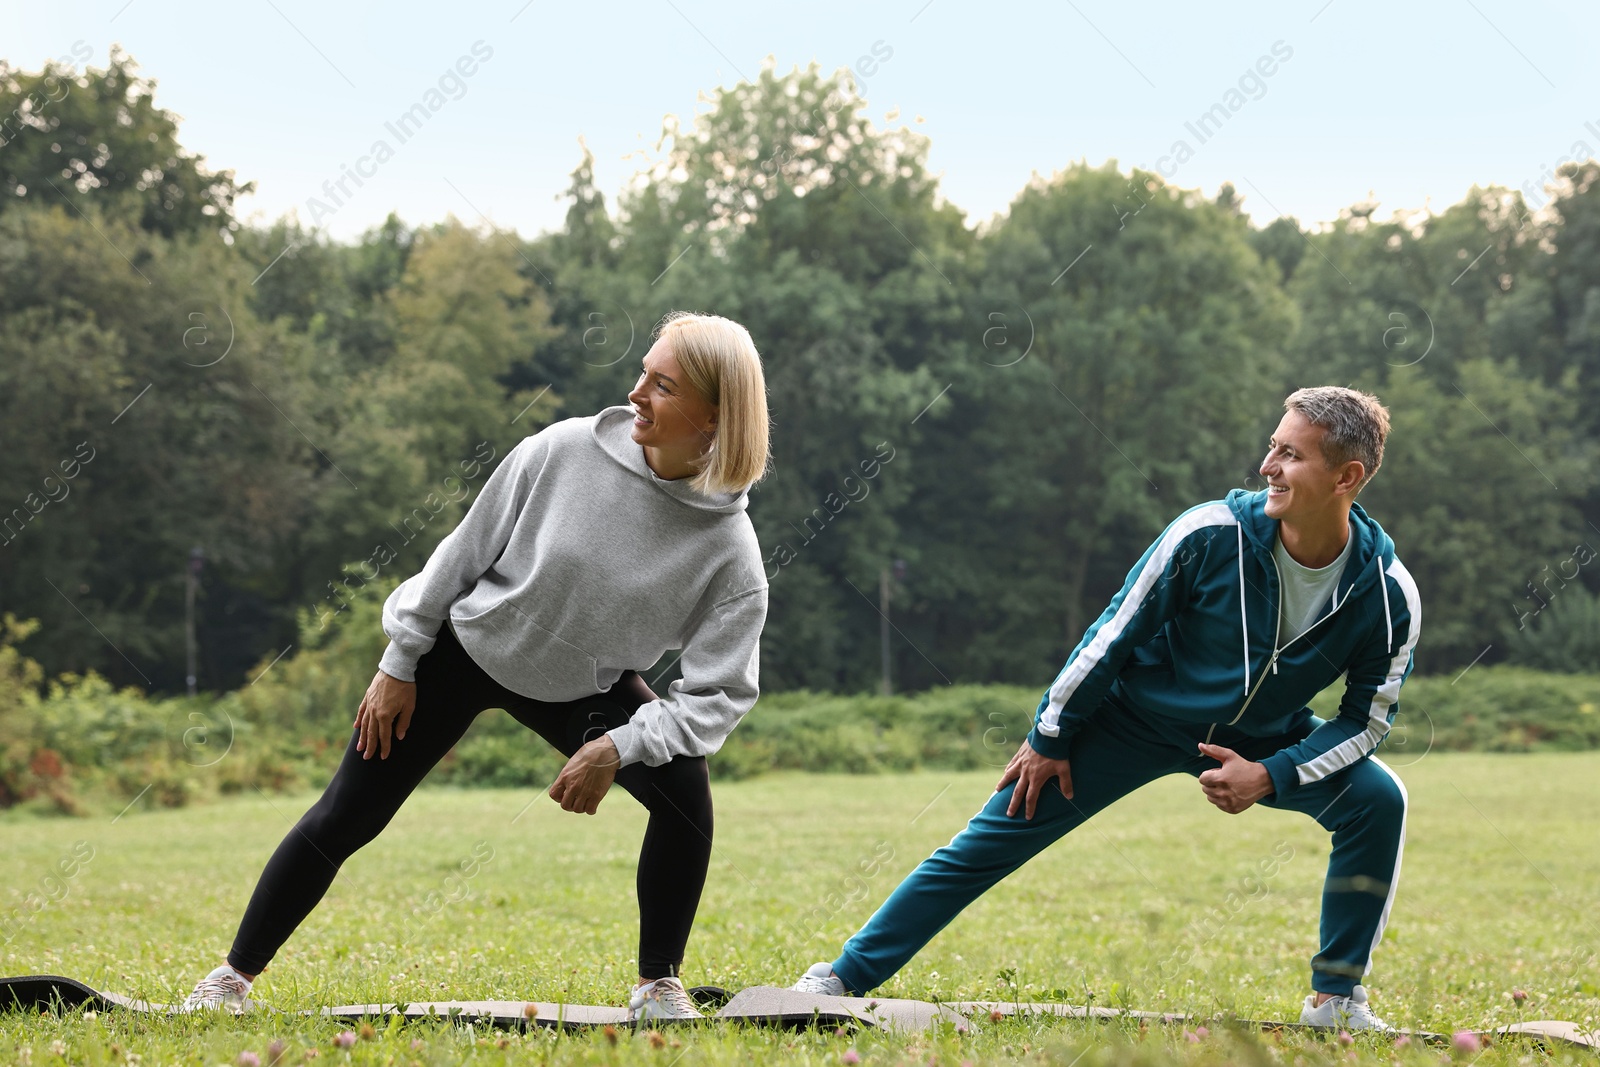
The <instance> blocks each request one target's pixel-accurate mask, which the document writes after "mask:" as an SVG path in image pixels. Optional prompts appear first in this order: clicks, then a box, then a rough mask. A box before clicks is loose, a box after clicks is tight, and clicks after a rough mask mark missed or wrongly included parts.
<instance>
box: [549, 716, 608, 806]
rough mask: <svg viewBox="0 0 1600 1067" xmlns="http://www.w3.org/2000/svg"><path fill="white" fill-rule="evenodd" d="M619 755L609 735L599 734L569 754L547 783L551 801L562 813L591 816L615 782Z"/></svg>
mask: <svg viewBox="0 0 1600 1067" xmlns="http://www.w3.org/2000/svg"><path fill="white" fill-rule="evenodd" d="M621 763H622V754H621V753H619V752H618V751H617V744H616V742H615V741H613V740H611V735H609V734H601V735H600V736H599V737H597V738H595V739H594V740H593V741H590V742H589V743H588V744H586V745H584V746H583V747H582V748H580V749H578V751H576V752H574V753H573V754H572V758H571V759H569V760H567V765H566V766H565V767H563V768H561V773H560V774H558V775H556V780H555V781H554V782H551V783H550V799H551V800H553V801H555V802H556V803H557V804H560V805H561V810H563V811H581V812H583V813H584V814H585V815H593V814H594V813H595V812H596V811H597V810H599V808H600V801H601V800H602V799H604V798H605V795H606V792H607V790H609V789H610V788H611V783H612V782H613V781H615V780H616V777H617V768H618V767H619V766H620V765H621Z"/></svg>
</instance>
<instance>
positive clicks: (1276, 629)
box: [1207, 557, 1354, 737]
mask: <svg viewBox="0 0 1600 1067" xmlns="http://www.w3.org/2000/svg"><path fill="white" fill-rule="evenodd" d="M1272 571H1273V573H1274V574H1276V575H1277V576H1278V600H1279V604H1277V605H1275V606H1276V607H1277V609H1278V610H1277V620H1276V622H1275V623H1274V625H1273V628H1272V658H1271V659H1269V660H1268V661H1267V665H1266V666H1265V667H1263V668H1261V678H1260V680H1259V681H1257V682H1256V684H1255V688H1254V689H1252V690H1250V693H1249V695H1248V696H1246V697H1245V701H1244V705H1243V706H1242V707H1241V708H1240V709H1239V714H1237V715H1235V716H1234V717H1233V718H1232V719H1230V720H1229V721H1228V725H1229V726H1232V725H1234V724H1235V723H1237V722H1238V721H1239V720H1240V719H1242V718H1244V713H1245V711H1246V709H1248V708H1249V707H1250V702H1251V701H1252V700H1254V699H1255V698H1256V693H1258V692H1260V690H1261V685H1262V683H1263V682H1265V681H1266V680H1267V675H1268V674H1269V673H1271V674H1277V673H1278V657H1279V656H1281V655H1283V652H1284V649H1286V648H1288V647H1289V646H1290V645H1292V644H1294V643H1295V642H1296V641H1298V640H1300V638H1302V637H1304V636H1305V635H1306V634H1308V633H1310V632H1311V631H1312V630H1315V629H1316V628H1317V627H1318V626H1321V625H1322V624H1323V623H1324V622H1326V621H1328V618H1329V617H1330V616H1332V615H1333V613H1334V612H1336V611H1338V610H1339V609H1340V608H1342V607H1344V606H1345V604H1347V603H1348V602H1349V600H1350V596H1349V594H1346V595H1345V598H1344V599H1343V600H1341V601H1339V602H1338V603H1337V604H1335V605H1334V606H1333V608H1332V609H1331V610H1330V611H1329V612H1328V614H1327V615H1324V616H1323V617H1322V618H1320V619H1318V620H1317V621H1316V622H1314V623H1312V624H1311V625H1310V626H1307V627H1306V628H1305V629H1304V630H1301V631H1300V632H1299V633H1298V634H1296V635H1295V636H1293V637H1291V638H1289V640H1288V641H1286V642H1284V644H1283V645H1282V646H1280V645H1279V644H1278V636H1279V634H1281V633H1282V632H1283V606H1282V600H1283V571H1282V570H1281V569H1280V568H1279V567H1278V560H1277V558H1276V557H1274V558H1273V560H1272ZM1351 584H1352V586H1353V585H1354V583H1353V582H1352V583H1351ZM1333 591H1334V595H1335V596H1337V595H1338V593H1339V587H1338V586H1334V590H1333ZM1213 729H1215V727H1213ZM1207 736H1208V737H1209V736H1210V735H1207Z"/></svg>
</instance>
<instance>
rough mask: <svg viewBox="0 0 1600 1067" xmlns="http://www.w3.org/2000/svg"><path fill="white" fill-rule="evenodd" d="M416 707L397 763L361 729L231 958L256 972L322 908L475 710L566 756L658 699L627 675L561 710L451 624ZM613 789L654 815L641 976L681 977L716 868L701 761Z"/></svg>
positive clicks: (644, 858) (426, 666)
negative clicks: (371, 750)
mask: <svg viewBox="0 0 1600 1067" xmlns="http://www.w3.org/2000/svg"><path fill="white" fill-rule="evenodd" d="M416 679H417V707H416V711H415V712H414V713H413V715H412V717H411V724H410V726H409V727H408V729H407V730H406V736H405V739H404V740H403V741H401V740H397V741H393V742H392V743H391V746H390V749H389V758H388V759H380V758H379V757H378V756H376V755H374V756H373V757H372V759H370V760H368V759H362V753H360V752H358V751H356V737H357V736H358V735H357V734H356V732H354V731H352V734H351V738H350V744H349V747H348V748H346V749H345V753H344V759H343V761H342V762H341V763H340V764H339V770H338V771H337V772H336V773H335V774H334V776H333V781H331V782H329V783H328V788H327V789H326V790H325V791H324V792H323V794H322V797H321V799H319V800H318V801H317V802H316V803H315V804H314V805H312V807H311V810H310V811H308V812H306V813H305V815H304V816H303V817H302V818H301V819H300V822H299V823H298V824H296V826H295V828H294V829H293V830H291V831H290V832H289V835H288V836H287V837H285V838H284V839H283V843H282V844H280V845H279V846H278V849H277V851H276V852H274V853H273V854H272V858H271V859H270V860H268V861H267V866H266V870H264V871H263V872H262V873H261V880H260V881H259V882H257V883H256V889H255V892H254V893H253V894H252V895H251V897H250V904H249V906H248V907H247V908H246V909H245V913H244V918H243V919H242V920H240V922H239V932H238V934H237V935H236V936H235V937H234V940H233V951H231V952H229V953H228V962H229V963H230V964H232V965H233V966H234V967H235V968H237V969H238V970H240V971H242V972H244V973H245V974H259V973H260V972H261V971H262V970H264V969H265V968H266V966H267V963H268V961H270V960H271V959H272V957H273V956H274V955H275V954H276V953H277V951H278V949H279V947H280V946H282V944H283V943H284V942H285V941H287V940H288V939H289V935H290V934H292V933H293V932H294V930H295V928H296V927H297V926H299V925H300V923H301V922H302V921H303V920H304V919H305V917H306V916H307V915H309V914H310V913H311V909H312V908H314V907H316V905H317V902H318V901H320V900H321V899H322V896H323V894H324V893H326V892H327V891H328V886H330V885H332V884H333V879H334V876H335V875H336V874H337V873H338V871H339V866H340V864H342V863H343V862H344V861H345V860H346V859H347V858H348V857H349V856H350V855H351V854H352V853H354V852H355V851H356V850H357V849H358V848H360V847H361V846H362V845H365V844H366V843H367V842H368V841H371V840H372V839H373V838H375V837H377V836H378V834H379V832H380V831H382V830H383V828H384V827H385V826H387V825H388V824H389V820H390V819H392V818H393V817H394V814H395V812H397V811H399V810H400V805H401V804H402V803H404V801H405V799H406V797H408V796H410V795H411V791H412V790H413V789H415V788H416V787H417V784H418V783H419V782H421V781H422V779H423V777H424V776H425V775H427V773H428V771H429V770H431V769H432V768H433V765H434V764H436V763H438V762H439V760H441V759H443V758H444V755H445V753H447V752H449V751H450V749H451V748H452V747H453V746H454V745H455V743H456V742H457V741H459V740H460V739H461V736H462V735H463V734H465V733H466V732H467V727H468V726H470V725H471V724H472V720H473V719H474V718H476V717H477V715H478V713H479V712H481V711H484V710H485V709H488V708H504V709H505V710H506V711H508V712H510V713H511V715H512V717H514V718H515V719H516V720H517V721H518V722H520V723H522V724H523V725H524V726H526V727H528V728H529V729H530V730H533V731H535V732H536V733H538V734H539V736H540V737H543V738H544V739H545V740H546V741H548V742H549V743H550V744H551V745H553V746H555V747H556V748H557V749H559V750H560V751H561V753H562V754H563V755H566V756H569V757H570V756H571V755H572V754H573V753H574V752H576V751H578V749H579V748H580V747H581V746H582V745H583V744H584V743H585V742H586V741H590V740H593V739H594V738H596V737H599V736H601V735H602V734H603V733H605V732H606V731H607V730H609V729H612V728H613V727H616V726H620V725H622V724H623V723H625V722H627V721H628V719H629V718H630V717H631V716H632V715H633V713H634V712H635V711H636V710H638V708H639V705H641V704H644V703H647V702H648V701H651V700H654V699H655V694H654V693H652V692H651V691H650V687H649V686H648V685H646V684H645V682H644V680H643V679H642V678H640V677H639V675H638V674H637V673H635V672H633V671H628V672H626V673H624V674H623V676H622V677H621V678H620V679H619V680H618V681H617V683H616V684H615V685H613V686H612V687H611V689H610V690H609V691H608V692H605V693H599V694H596V695H595V696H591V697H585V698H583V699H582V700H573V701H569V702H567V703H561V704H553V703H546V702H543V701H538V700H533V699H531V698H529V697H525V696H521V695H519V694H517V693H513V692H511V691H510V690H509V689H506V688H505V687H504V686H502V685H501V684H500V683H499V682H496V681H495V680H494V679H493V678H491V677H489V675H488V674H486V673H484V671H483V668H481V667H479V666H478V665H477V664H476V663H474V662H473V661H472V659H471V657H469V656H468V655H467V653H466V650H465V649H463V648H462V647H461V643H460V642H459V641H457V640H456V637H455V634H454V633H453V632H452V631H451V629H450V626H449V625H448V624H446V625H445V626H443V627H441V628H440V630H439V639H438V641H437V642H436V643H435V644H434V646H433V648H432V649H430V650H429V651H428V652H427V654H425V655H424V656H423V657H422V658H421V659H420V660H419V661H418V662H417V674H416ZM616 784H617V785H620V786H621V787H622V788H624V789H626V790H627V791H628V792H629V793H631V794H633V797H634V799H636V800H638V801H639V803H641V804H643V805H644V806H645V808H646V809H647V810H648V811H649V812H650V823H649V826H648V828H647V829H646V830H645V834H644V846H643V848H641V849H640V851H639V873H638V880H637V884H636V891H637V893H638V897H639V976H640V977H641V978H663V977H666V976H668V975H676V974H677V973H678V967H679V965H680V964H681V963H682V962H683V950H684V946H685V945H686V944H687V943H688V941H689V929H690V927H692V926H693V925H694V913H695V909H696V908H697V907H698V906H699V904H700V891H701V889H702V888H703V887H704V886H705V880H706V868H707V867H708V866H709V865H710V863H711V830H712V819H711V780H710V778H709V777H708V775H707V772H706V761H705V757H703V756H679V757H678V758H676V759H674V760H672V761H671V762H669V763H665V764H663V765H662V766H660V767H649V766H646V765H645V764H643V763H633V764H629V765H628V766H626V767H623V768H621V769H619V770H618V771H617V778H616Z"/></svg>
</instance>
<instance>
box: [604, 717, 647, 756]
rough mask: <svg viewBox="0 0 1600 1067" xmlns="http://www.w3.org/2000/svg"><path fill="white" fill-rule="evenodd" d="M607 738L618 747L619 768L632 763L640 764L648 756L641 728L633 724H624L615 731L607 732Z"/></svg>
mask: <svg viewBox="0 0 1600 1067" xmlns="http://www.w3.org/2000/svg"><path fill="white" fill-rule="evenodd" d="M606 736H607V737H609V738H611V743H612V744H613V745H616V746H617V756H618V757H619V760H620V762H619V763H618V766H621V767H626V766H628V764H630V763H640V762H643V761H644V758H645V756H646V755H647V753H646V751H645V747H644V738H643V737H641V736H640V734H639V728H638V727H637V726H635V725H634V724H633V723H631V722H629V723H624V724H623V725H621V726H618V727H617V728H616V729H614V730H607V731H606Z"/></svg>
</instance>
